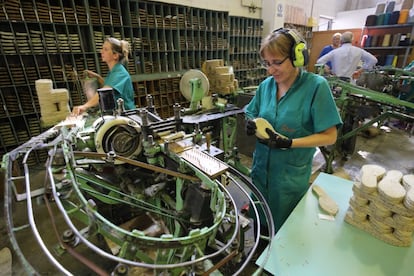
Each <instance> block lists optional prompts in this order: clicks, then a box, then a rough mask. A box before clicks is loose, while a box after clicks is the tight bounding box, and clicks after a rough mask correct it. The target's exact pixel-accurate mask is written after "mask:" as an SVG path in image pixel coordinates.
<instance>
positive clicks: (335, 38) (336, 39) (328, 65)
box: [318, 33, 341, 74]
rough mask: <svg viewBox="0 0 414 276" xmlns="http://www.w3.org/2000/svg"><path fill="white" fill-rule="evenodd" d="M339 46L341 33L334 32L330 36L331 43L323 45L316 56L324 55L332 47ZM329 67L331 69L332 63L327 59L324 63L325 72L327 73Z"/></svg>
mask: <svg viewBox="0 0 414 276" xmlns="http://www.w3.org/2000/svg"><path fill="white" fill-rule="evenodd" d="M339 46H341V33H334V34H333V36H332V44H329V45H326V46H325V47H323V49H322V51H321V53H320V54H319V57H318V58H320V57H322V56H324V55H326V54H327V53H329V52H330V51H332V50H333V49H336V48H338V47H339ZM331 69H332V63H331V62H330V61H328V62H327V63H326V67H325V72H326V73H328V74H329V73H330V71H331Z"/></svg>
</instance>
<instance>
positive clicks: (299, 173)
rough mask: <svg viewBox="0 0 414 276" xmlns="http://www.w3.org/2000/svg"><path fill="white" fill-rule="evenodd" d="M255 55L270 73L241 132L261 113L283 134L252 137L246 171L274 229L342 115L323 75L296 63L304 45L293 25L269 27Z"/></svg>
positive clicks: (305, 184)
mask: <svg viewBox="0 0 414 276" xmlns="http://www.w3.org/2000/svg"><path fill="white" fill-rule="evenodd" d="M260 56H261V58H262V59H263V64H264V66H265V67H266V68H267V72H268V73H269V75H270V76H269V77H268V78H266V79H265V80H264V81H263V82H262V83H261V84H260V85H259V87H258V89H257V91H256V94H255V96H254V97H253V98H252V100H251V102H250V103H249V104H248V105H247V106H246V109H245V113H246V117H247V122H246V132H247V134H248V135H253V134H254V133H255V131H256V124H255V123H254V121H253V119H255V118H259V117H261V118H264V119H266V120H267V121H268V122H269V123H270V124H271V125H272V126H273V128H274V129H275V130H276V131H277V132H278V133H279V134H282V135H283V136H284V137H283V138H282V136H278V135H276V134H272V133H271V132H268V133H269V134H270V135H269V139H265V140H261V139H258V140H257V142H256V148H255V151H254V153H253V164H252V173H251V177H252V181H253V183H254V184H255V185H256V186H257V187H258V189H259V190H260V191H261V192H262V193H263V195H264V196H265V198H266V199H267V203H268V204H269V206H270V209H271V211H272V214H273V220H274V224H275V229H276V231H278V230H279V228H280V227H281V226H282V224H283V223H284V222H285V220H286V219H287V217H288V216H289V214H290V213H291V212H292V210H293V209H294V208H295V206H296V204H297V203H298V202H299V200H300V199H301V198H302V197H303V195H304V194H305V193H306V191H307V190H308V188H309V178H310V175H311V169H312V160H313V155H314V153H315V151H316V147H318V146H326V145H331V144H334V143H335V141H336V139H337V128H338V127H339V126H341V124H342V121H341V118H340V116H339V113H338V111H337V108H336V104H335V101H334V99H333V96H332V93H331V90H330V88H329V85H328V82H327V81H326V79H324V78H323V77H322V76H319V75H316V74H313V73H310V72H307V71H305V70H304V69H303V68H301V67H303V66H304V65H306V63H307V59H308V56H307V49H306V44H305V42H304V41H303V39H301V37H300V35H299V34H298V33H297V32H296V31H295V30H289V29H279V30H276V31H274V32H272V33H271V34H270V35H268V36H267V37H266V38H265V39H264V40H263V43H262V45H261V48H260Z"/></svg>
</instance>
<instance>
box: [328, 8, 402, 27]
mask: <svg viewBox="0 0 414 276" xmlns="http://www.w3.org/2000/svg"><path fill="white" fill-rule="evenodd" d="M394 10H401V5H396V6H395V8H394ZM375 11H376V8H370V9H361V10H353V11H344V12H338V13H337V14H336V17H335V19H334V22H333V24H332V29H333V30H339V29H355V28H362V27H363V26H365V21H366V19H367V16H368V15H371V14H375Z"/></svg>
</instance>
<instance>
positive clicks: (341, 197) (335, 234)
mask: <svg viewBox="0 0 414 276" xmlns="http://www.w3.org/2000/svg"><path fill="white" fill-rule="evenodd" d="M314 184H317V185H319V186H321V187H322V188H323V189H324V190H325V192H326V193H327V194H328V195H329V196H330V197H332V199H333V200H334V201H335V202H336V203H337V204H338V206H339V212H338V214H337V215H336V217H335V220H334V221H331V220H324V219H320V218H319V214H324V213H323V211H322V210H321V209H320V208H319V206H318V200H317V196H316V194H315V193H314V192H312V189H311V188H310V189H309V190H308V192H307V193H306V195H305V196H304V197H303V198H302V200H301V201H300V202H299V204H298V205H297V206H296V208H295V209H294V211H293V212H292V214H291V215H290V216H289V218H288V219H287V221H286V222H285V224H284V225H283V226H282V228H281V229H280V230H279V231H278V233H277V234H276V235H275V237H274V238H273V240H272V243H271V251H270V256H269V258H268V260H267V261H266V263H265V266H264V268H265V269H266V270H267V271H268V272H270V273H272V274H274V275H278V276H279V275H280V276H284V275H293V276H297V275H300V276H306V275H312V276H313V275H318V276H325V275H327V276H331V275H333V276H341V275H344V276H345V275H346V276H351V275H352V276H359V275H361V276H371V275H373V276H380V275H387V276H388V275H389V276H412V275H414V245H411V246H410V247H398V246H392V245H390V244H388V243H386V242H384V241H381V240H379V239H377V238H375V237H374V236H371V235H370V234H368V233H367V232H365V231H363V230H360V229H358V228H356V227H354V226H352V225H350V224H348V223H347V222H345V221H344V217H345V213H346V211H347V209H348V206H349V199H350V198H351V196H352V185H353V182H352V181H349V180H345V179H343V178H339V177H336V176H333V175H330V174H326V173H320V174H319V176H318V177H317V178H316V179H315V181H314ZM265 256H266V250H265V251H264V252H263V253H262V255H261V256H260V258H259V259H258V260H257V262H256V263H257V264H258V265H260V264H263V262H264V260H265V259H266V257H265Z"/></svg>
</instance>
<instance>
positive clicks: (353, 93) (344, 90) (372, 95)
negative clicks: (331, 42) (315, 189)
mask: <svg viewBox="0 0 414 276" xmlns="http://www.w3.org/2000/svg"><path fill="white" fill-rule="evenodd" d="M321 72H322V73H321ZM319 73H321V74H323V71H321V70H319ZM367 74H375V75H381V76H383V77H385V78H386V79H387V80H388V83H383V87H384V89H383V91H375V90H372V89H370V88H367V87H363V86H361V85H354V84H351V83H349V82H345V81H342V80H340V79H339V78H337V77H332V76H331V77H326V78H327V80H328V82H329V84H330V85H331V89H332V93H333V95H334V98H335V101H336V104H337V106H338V108H339V110H340V114H341V118H342V120H343V123H344V124H343V126H342V128H341V129H340V130H339V133H338V139H337V141H336V143H335V145H333V146H332V147H321V148H320V149H321V152H322V154H323V156H324V159H325V161H326V168H325V171H326V172H327V173H332V172H333V168H332V162H333V161H334V159H335V158H336V157H338V156H340V157H342V158H346V157H347V156H348V155H350V154H352V153H353V152H354V150H355V143H356V138H357V134H358V133H360V132H361V131H364V130H366V129H367V128H369V127H371V126H373V125H374V124H375V123H378V126H381V125H383V123H384V122H385V121H386V120H387V119H389V118H398V119H401V120H406V121H410V122H414V114H413V110H414V101H413V99H411V101H410V99H407V100H402V99H399V98H398V97H397V96H398V95H397V94H398V92H395V90H397V88H398V87H397V86H398V85H400V84H401V82H402V81H408V82H411V81H413V80H412V79H413V78H414V73H413V72H410V71H407V70H402V69H398V68H386V67H385V68H381V69H380V70H374V71H372V72H367Z"/></svg>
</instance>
